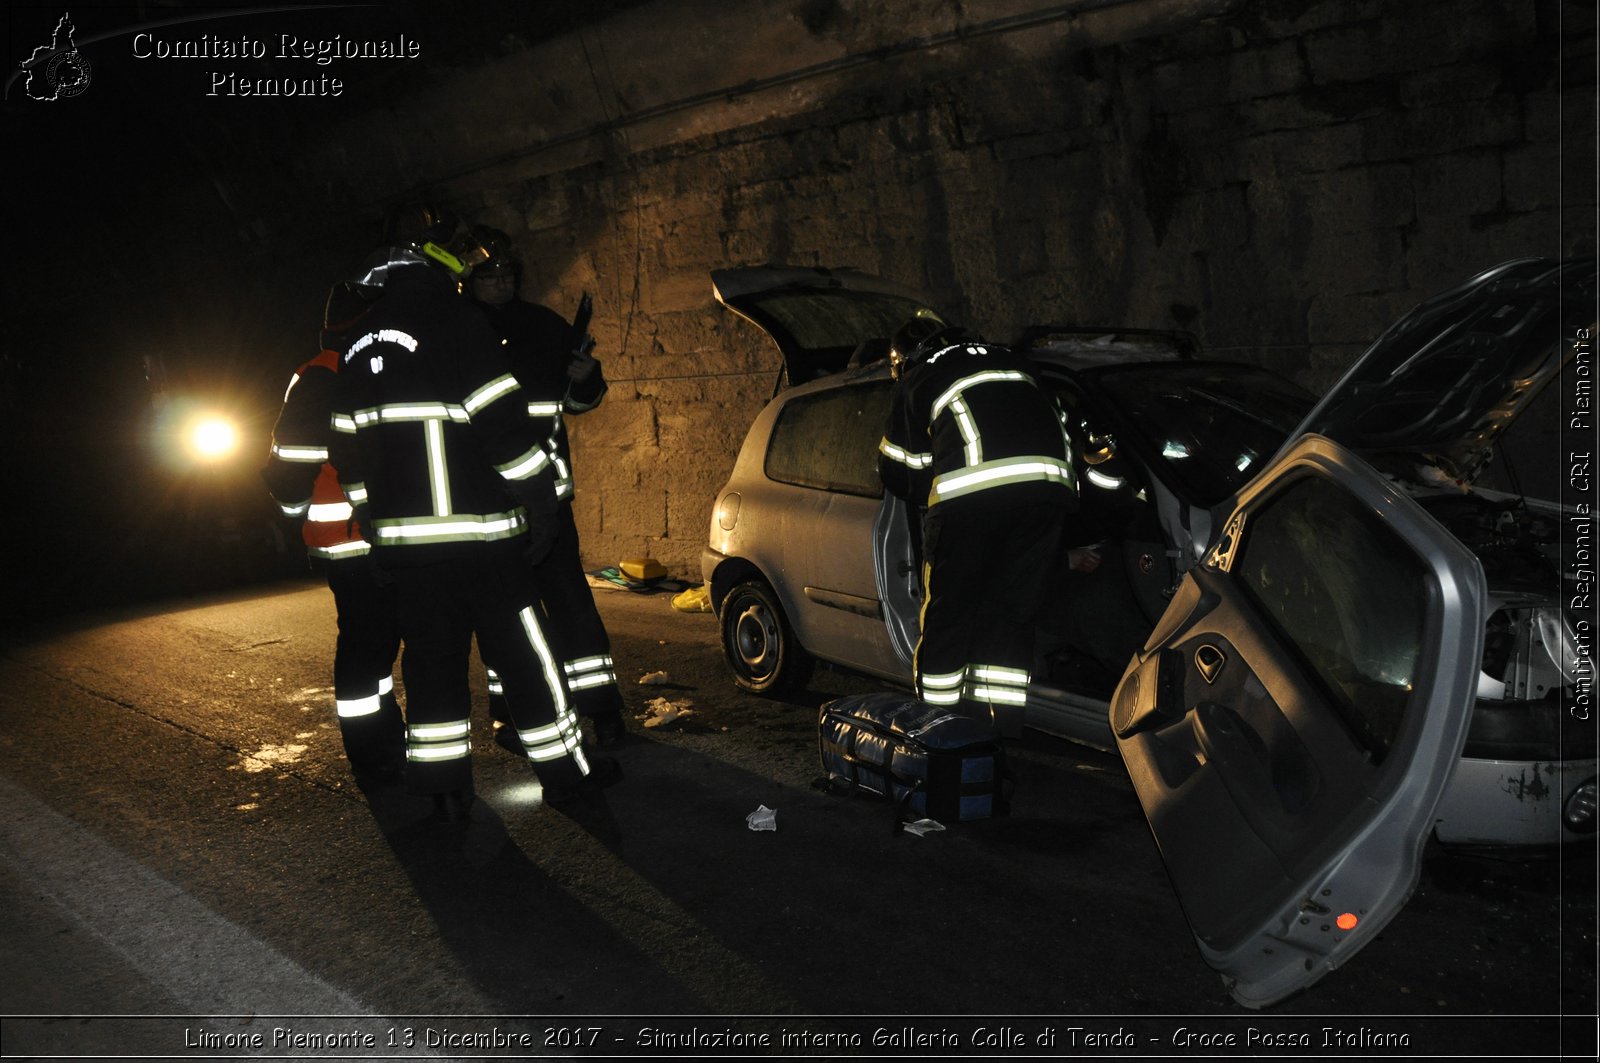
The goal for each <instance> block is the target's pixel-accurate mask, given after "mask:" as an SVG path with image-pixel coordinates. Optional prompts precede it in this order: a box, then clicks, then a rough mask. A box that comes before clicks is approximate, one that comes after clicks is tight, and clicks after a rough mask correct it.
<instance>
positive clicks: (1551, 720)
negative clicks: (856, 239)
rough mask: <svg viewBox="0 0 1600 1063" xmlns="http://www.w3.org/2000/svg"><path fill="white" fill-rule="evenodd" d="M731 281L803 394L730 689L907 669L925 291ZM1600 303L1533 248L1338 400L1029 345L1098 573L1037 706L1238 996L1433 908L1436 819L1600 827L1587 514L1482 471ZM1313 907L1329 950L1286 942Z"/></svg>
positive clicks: (752, 508)
mask: <svg viewBox="0 0 1600 1063" xmlns="http://www.w3.org/2000/svg"><path fill="white" fill-rule="evenodd" d="M712 279H713V283H714V285H715V290H716V294H717V297H718V299H719V300H720V301H722V302H723V303H724V304H725V305H726V306H728V307H729V308H730V309H732V310H733V311H735V312H736V313H738V314H740V315H742V316H743V317H745V318H748V319H749V320H751V321H752V322H754V323H755V324H757V325H759V326H760V327H762V328H763V329H765V330H766V332H767V333H768V334H769V335H771V337H772V338H773V340H774V341H775V342H776V343H777V344H778V346H779V348H780V350H782V352H783V354H784V359H785V367H786V368H785V373H786V375H787V377H788V383H789V386H788V387H787V388H784V389H781V390H780V391H779V392H778V393H777V394H776V395H775V397H774V398H773V400H772V401H771V402H770V403H769V404H768V405H767V406H766V408H765V409H764V410H763V411H762V412H761V413H760V414H759V415H758V416H757V418H756V420H755V422H754V423H753V424H752V425H751V427H750V430H749V433H748V435H747V436H746V439H745V442H744V446H743V448H742V449H741V451H740V454H739V457H738V460H737V462H736V464H735V466H734V469H733V472H732V475H731V476H730V477H729V479H728V482H727V484H726V485H725V486H724V488H723V489H722V491H721V492H720V494H719V496H718V499H717V502H716V505H715V508H714V512H713V515H712V518H711V523H710V536H709V542H708V544H707V547H706V550H705V552H704V555H703V559H702V565H701V573H702V576H703V578H704V580H705V581H706V583H707V585H708V586H709V587H710V591H711V600H712V603H713V606H714V608H715V609H716V611H717V613H718V616H719V620H720V624H721V632H722V644H723V650H724V655H725V657H726V660H727V663H728V666H729V668H730V670H731V671H732V673H733V677H734V680H735V681H736V682H737V683H739V684H740V685H741V686H743V687H745V688H747V689H750V690H754V691H771V690H776V689H779V688H782V687H784V686H787V685H791V684H798V683H802V682H804V680H805V678H806V676H807V675H808V671H809V668H810V667H811V665H812V664H813V663H814V662H815V661H817V660H822V661H827V662H830V663H832V664H835V665H838V666H842V667H845V668H848V669H852V670H854V671H858V672H861V673H865V674H867V675H872V676H876V677H879V678H881V679H884V680H886V681H889V682H891V683H895V684H903V685H909V683H910V677H911V651H912V648H913V647H914V645H915V642H916V637H917V615H918V607H919V604H920V603H919V601H918V595H919V587H918V581H917V578H916V572H917V570H918V565H917V562H916V558H915V542H914V535H913V534H912V531H911V529H912V528H913V527H914V522H912V521H909V520H908V514H907V513H906V512H905V507H904V506H903V505H902V504H901V503H900V502H898V500H896V499H895V498H894V497H893V496H892V495H889V494H887V493H886V492H885V491H884V490H883V488H882V485H881V483H880V482H879V479H878V475H877V464H876V459H877V443H878V441H879V439H880V437H881V435H882V432H883V427H884V423H885V419H886V415H887V408H888V401H889V392H890V389H891V387H892V381H891V380H890V378H889V375H888V371H887V367H886V365H885V364H884V362H883V361H882V360H881V356H882V353H883V352H884V350H885V349H886V347H887V341H886V339H885V337H887V336H889V335H891V334H892V333H893V330H894V329H895V327H896V326H898V325H899V324H900V323H901V322H903V321H904V320H905V319H906V318H908V317H910V316H911V314H912V313H913V312H916V311H918V310H927V309H929V308H927V307H926V306H925V304H924V302H923V300H921V299H920V298H919V297H918V296H917V295H916V294H915V293H912V292H907V291H905V290H903V289H900V288H897V287H896V286H894V285H891V284H887V283H885V282H883V281H881V280H878V279H877V278H873V277H869V276H866V275H864V274H860V273H856V272H853V271H848V270H820V269H799V268H784V267H761V268H751V269H734V270H722V271H717V272H715V273H713V275H712ZM1594 306H1595V264H1594V262H1593V260H1585V261H1583V262H1568V263H1556V262H1550V261H1542V260H1524V261H1518V262H1512V263H1507V264H1505V265H1502V266H1499V267H1496V268H1495V269H1492V270H1489V271H1487V272H1485V273H1483V274H1480V275H1479V276H1477V277H1474V278H1472V279H1471V280H1470V281H1468V282H1467V283H1466V284H1464V285H1462V286H1461V287H1459V288H1457V289H1455V290H1453V291H1450V292H1447V293H1445V294H1443V295H1441V296H1439V297H1437V298H1435V299H1433V300H1430V301H1429V302H1427V303H1424V304H1423V305H1422V306H1419V307H1418V308H1416V309H1415V310H1414V311H1412V312H1411V313H1410V314H1408V315H1406V316H1405V317H1404V318H1403V319H1402V320H1401V321H1399V322H1397V323H1396V324H1395V325H1394V326H1393V327H1391V328H1390V329H1389V330H1388V331H1386V332H1385V333H1384V335H1383V336H1382V337H1380V338H1379V339H1378V340H1377V341H1376V342H1375V343H1374V344H1373V345H1372V347H1371V348H1370V349H1369V351H1368V352H1367V353H1366V354H1365V355H1364V356H1363V357H1362V359H1360V361H1359V362H1358V363H1357V364H1356V365H1355V366H1354V367H1353V368H1352V369H1351V370H1350V371H1349V372H1348V373H1347V374H1346V375H1345V377H1344V378H1343V379H1342V380H1341V381H1340V382H1339V383H1338V384H1337V385H1336V386H1335V387H1334V388H1333V389H1332V390H1331V391H1330V392H1329V393H1328V394H1327V395H1325V396H1322V397H1321V398H1320V399H1319V398H1318V397H1316V396H1313V395H1311V394H1309V393H1308V392H1306V391H1305V390H1303V389H1302V388H1300V387H1298V386H1297V385H1295V384H1293V383H1292V382H1290V381H1288V380H1286V379H1283V378H1282V377H1280V376H1278V375H1276V374H1273V373H1271V372H1269V371H1267V370H1264V369H1261V368H1259V367H1255V366H1250V365H1244V364H1233V363H1224V362H1217V361H1210V360H1206V359H1203V358H1199V357H1196V356H1195V352H1194V350H1193V344H1192V343H1191V342H1190V341H1189V340H1188V339H1187V337H1185V336H1182V335H1176V334H1168V333H1152V332H1139V331H1129V330H1117V329H1091V330H1083V329H1063V328H1048V327H1046V328H1038V329H1032V330H1029V331H1028V332H1027V333H1026V334H1024V335H1023V336H1022V337H1020V338H1019V339H1018V340H1017V341H1016V345H1018V346H1021V347H1024V348H1026V349H1028V350H1029V351H1030V353H1031V354H1032V356H1033V358H1034V361H1035V363H1036V365H1037V369H1038V374H1039V376H1040V379H1041V381H1042V382H1044V383H1045V384H1046V386H1048V387H1049V388H1050V389H1051V390H1052V391H1053V392H1054V393H1055V394H1056V395H1057V397H1058V399H1059V401H1060V403H1061V406H1062V408H1063V410H1064V412H1065V414H1066V415H1067V421H1068V427H1069V431H1070V434H1071V436H1072V441H1073V444H1074V449H1075V454H1074V462H1075V465H1076V471H1077V472H1078V476H1079V484H1080V508H1079V511H1078V512H1077V513H1076V514H1074V515H1072V516H1071V517H1069V538H1070V541H1069V542H1068V543H1067V544H1066V545H1067V547H1069V548H1070V549H1071V550H1076V551H1083V552H1084V554H1083V555H1080V558H1079V559H1080V560H1082V559H1083V558H1084V557H1089V558H1091V559H1092V560H1091V563H1090V564H1088V565H1083V564H1079V565H1071V564H1067V563H1065V561H1066V560H1067V559H1066V558H1065V557H1064V558H1063V562H1064V563H1062V564H1059V565H1058V566H1056V569H1055V570H1054V571H1051V572H1041V573H1039V579H1041V580H1046V581H1049V583H1050V588H1051V595H1050V600H1051V602H1052V603H1053V604H1052V606H1051V607H1050V608H1049V609H1047V610H1046V614H1045V615H1043V616H1041V617H1039V618H1038V640H1037V650H1038V653H1037V660H1036V667H1035V671H1034V677H1035V678H1034V682H1033V685H1032V686H1031V687H1030V690H1029V700H1028V705H1027V708H1026V721H1027V723H1028V725H1029V726H1031V727H1034V728H1036V729H1039V730H1042V731H1045V732H1048V733H1052V734H1056V735H1059V736H1062V737H1065V738H1068V739H1072V740H1074V741H1077V742H1081V743H1084V744H1086V745H1089V746H1093V747H1096V748H1100V749H1116V750H1118V751H1119V752H1120V753H1121V754H1122V756H1123V758H1124V760H1125V762H1126V763H1127V765H1128V768H1129V772H1130V775H1131V777H1132V779H1133V782H1134V785H1135V788H1136V790H1138V792H1139V795H1140V799H1141V801H1142V802H1143V804H1144V806H1145V811H1146V813H1147V814H1148V815H1149V817H1150V820H1151V825H1152V829H1153V830H1154V832H1155V833H1156V836H1157V840H1158V842H1159V844H1160V845H1161V848H1162V852H1163V856H1164V858H1165V859H1166V861H1167V863H1168V867H1169V869H1170V870H1172V871H1173V877H1174V882H1175V883H1176V884H1177V886H1178V889H1179V892H1180V895H1182V897H1183V899H1184V905H1185V910H1186V913H1187V914H1188V915H1189V916H1190V919H1191V922H1192V923H1193V924H1194V926H1195V930H1196V934H1197V936H1198V937H1199V938H1200V942H1201V948H1202V951H1203V952H1204V953H1205V954H1206V956H1207V958H1208V960H1211V961H1212V962H1213V964H1214V965H1216V966H1218V967H1219V969H1221V970H1223V971H1224V973H1225V977H1227V978H1228V979H1229V980H1230V985H1233V986H1234V992H1235V995H1236V996H1238V997H1239V999H1240V1000H1241V1001H1243V1002H1245V1003H1251V1004H1260V1003H1264V1002H1270V999H1277V998H1278V997H1281V996H1282V995H1283V994H1284V993H1285V992H1288V991H1291V990H1289V989H1285V988H1284V986H1285V985H1286V984H1287V983H1286V982H1285V981H1283V979H1286V978H1290V975H1288V974H1286V973H1285V971H1284V970H1281V969H1279V966H1277V965H1274V964H1266V965H1265V968H1270V970H1266V969H1265V968H1264V967H1262V966H1261V964H1263V963H1264V962H1265V961H1261V960H1260V956H1261V951H1262V950H1263V949H1265V950H1266V952H1267V953H1270V954H1273V955H1276V956H1278V958H1279V959H1280V960H1282V959H1284V958H1286V957H1293V958H1294V964H1293V965H1298V966H1299V967H1300V969H1301V970H1302V971H1304V972H1313V971H1320V970H1325V969H1327V968H1328V967H1331V966H1332V965H1333V963H1335V962H1338V958H1339V957H1341V956H1348V954H1349V953H1350V952H1353V951H1354V948H1358V947H1359V944H1355V943H1356V942H1359V941H1364V940H1366V939H1367V936H1368V935H1370V934H1371V933H1372V932H1374V931H1375V930H1376V928H1377V926H1380V925H1381V924H1382V922H1384V921H1386V919H1387V918H1388V915H1392V912H1393V910H1397V909H1398V907H1399V904H1400V903H1403V900H1404V897H1405V896H1406V895H1408V894H1409V891H1410V888H1411V886H1413V885H1414V884H1415V880H1416V867H1417V858H1418V854H1419V853H1420V850H1421V847H1422V844H1423V843H1424V841H1425V840H1426V839H1427V838H1428V837H1429V836H1430V834H1431V835H1432V836H1436V837H1437V838H1438V839H1440V840H1441V841H1443V842H1447V843H1460V844H1474V845H1496V846H1498V845H1512V846H1522V845H1548V844H1555V843H1561V842H1568V841H1576V840H1581V839H1584V838H1588V837H1591V836H1592V835H1593V834H1594V832H1595V829H1596V826H1597V817H1596V807H1595V806H1596V777H1595V776H1596V742H1595V729H1594V727H1593V726H1592V725H1589V726H1581V725H1578V723H1577V722H1576V721H1568V720H1566V719H1565V718H1564V713H1563V698H1564V697H1567V696H1569V695H1570V694H1571V693H1572V691H1573V689H1574V684H1575V683H1576V682H1577V681H1578V680H1579V678H1580V675H1581V674H1582V671H1583V669H1584V667H1585V662H1586V661H1587V660H1588V658H1587V657H1586V656H1585V652H1584V649H1583V647H1582V646H1581V645H1580V643H1579V640H1578V638H1577V637H1576V635H1575V625H1577V630H1579V631H1581V630H1583V629H1582V626H1581V625H1582V624H1584V623H1587V622H1588V621H1587V620H1585V619H1583V618H1580V617H1578V616H1577V615H1576V614H1574V613H1573V612H1572V611H1571V610H1570V608H1569V607H1570V606H1571V604H1572V603H1571V602H1570V601H1564V600H1563V598H1564V594H1563V587H1562V559H1561V557H1560V538H1559V527H1560V525H1561V522H1562V519H1563V516H1564V515H1563V513H1562V512H1561V510H1560V509H1559V507H1558V506H1556V505H1555V504H1553V503H1550V502H1544V501H1540V500H1537V499H1532V498H1526V497H1522V496H1520V495H1516V494H1509V493H1505V492H1495V491H1490V490H1487V489H1484V488H1477V489H1473V488H1471V487H1470V485H1471V484H1472V482H1473V481H1474V480H1475V479H1476V478H1477V477H1478V474H1479V473H1481V472H1482V471H1483V470H1484V469H1485V467H1486V466H1487V465H1488V461H1489V457H1490V453H1491V450H1492V448H1493V447H1494V445H1495V443H1496V440H1497V439H1498V438H1499V437H1500V435H1501V433H1502V432H1503V430H1504V429H1505V427H1506V426H1507V425H1508V424H1509V423H1510V421H1511V420H1512V419H1513V417H1514V416H1515V415H1516V413H1518V412H1520V411H1521V410H1522V409H1524V408H1525V407H1526V406H1527V404H1528V403H1529V402H1531V401H1532V399H1533V398H1534V397H1535V396H1536V395H1537V393H1538V392H1539V391H1540V390H1541V389H1542V388H1543V386H1544V385H1545V384H1547V383H1548V382H1549V381H1550V380H1551V379H1552V378H1553V377H1555V376H1556V375H1557V373H1558V372H1559V371H1560V367H1561V366H1562V365H1563V364H1564V363H1565V362H1566V361H1567V359H1569V358H1570V357H1571V356H1572V354H1573V342H1574V340H1575V338H1576V337H1578V336H1581V335H1584V334H1585V333H1584V332H1583V331H1582V330H1583V329H1588V330H1589V331H1588V333H1587V334H1588V335H1593V330H1594V328H1595V321H1594ZM1085 569H1089V571H1085ZM1591 612H1592V611H1591ZM1358 809H1359V810H1361V811H1359V812H1358V811H1357V810H1358ZM1219 832H1221V835H1222V837H1223V838H1224V839H1225V840H1224V842H1223V844H1224V845H1225V846H1226V847H1227V851H1229V852H1230V853H1231V854H1232V855H1233V858H1230V859H1229V860H1226V861H1218V860H1216V859H1215V853H1216V852H1217V851H1218V850H1217V848H1216V846H1217V844H1218V841H1217V840H1218V836H1219ZM1357 867H1362V868H1364V870H1363V871H1361V872H1360V873H1359V875H1356V877H1358V878H1360V877H1361V876H1365V877H1364V878H1362V884H1361V885H1360V886H1358V887H1355V888H1354V892H1357V893H1361V894H1362V896H1363V898H1364V900H1363V904H1364V905H1365V907H1362V905H1358V904H1354V903H1353V902H1347V906H1348V908H1349V910H1348V911H1341V912H1337V913H1333V914H1330V915H1328V916H1327V918H1329V919H1332V918H1333V917H1334V915H1338V916H1340V917H1341V919H1342V918H1343V917H1344V916H1348V920H1345V921H1348V922H1349V924H1350V927H1351V929H1350V930H1349V932H1345V933H1341V931H1339V930H1338V929H1337V928H1338V926H1340V925H1341V921H1340V920H1335V922H1333V923H1329V924H1327V925H1324V920H1323V917H1322V916H1321V915H1318V916H1316V917H1315V918H1312V917H1308V916H1306V915H1305V913H1304V912H1303V911H1301V910H1300V909H1298V908H1296V907H1295V905H1296V904H1297V903H1299V902H1300V901H1303V900H1304V898H1307V897H1312V896H1316V895H1318V894H1317V893H1315V892H1314V891H1312V888H1313V886H1314V887H1315V888H1316V889H1317V890H1322V889H1329V890H1332V889H1334V888H1335V886H1336V885H1337V887H1338V888H1340V889H1343V890H1346V891H1347V892H1348V891H1351V890H1352V886H1351V884H1350V882H1349V881H1348V880H1349V877H1350V876H1351V875H1352V874H1355V872H1354V871H1353V870H1352V869H1354V868H1357ZM1379 867H1381V868H1382V869H1383V870H1382V871H1379V870H1377V868H1379ZM1340 876H1344V878H1343V879H1341V878H1340ZM1258 877H1259V878H1260V879H1263V880H1270V881H1272V882H1276V883H1277V884H1278V886H1279V887H1282V886H1283V883H1284V882H1285V881H1289V882H1292V886H1290V887H1286V888H1273V887H1269V886H1264V885H1259V884H1258V883H1257V881H1256V880H1257V878H1258ZM1336 879H1339V881H1338V882H1337V883H1336V882H1335V880H1336ZM1380 881H1381V882H1383V883H1386V885H1383V886H1382V887H1380V886H1379V885H1378V883H1379V882H1380ZM1257 895H1260V896H1261V897H1263V898H1265V899H1262V900H1260V902H1259V903H1257V904H1247V903H1244V902H1243V900H1242V898H1245V897H1251V896H1257ZM1332 895H1333V894H1331V893H1330V894H1325V895H1324V896H1332ZM1306 903H1310V902H1306ZM1385 912H1387V913H1388V914H1383V913H1385ZM1307 923H1315V925H1316V926H1318V927H1320V928H1322V929H1321V930H1319V931H1318V932H1317V933H1316V934H1312V935H1311V937H1312V938H1316V939H1317V940H1315V941H1308V940H1300V939H1299V937H1300V936H1299V935H1298V934H1297V932H1296V931H1295V930H1294V929H1293V928H1295V927H1298V926H1300V925H1302V924H1307ZM1328 926H1333V927H1335V929H1333V930H1328V929H1327V927H1328ZM1273 927H1276V928H1277V929H1276V930H1273V929H1272V928H1273ZM1263 935H1265V937H1263ZM1266 938H1270V939H1271V940H1272V942H1274V944H1270V945H1267V944H1263V942H1264V940H1265V939H1266ZM1335 939H1337V940H1335ZM1352 945H1353V946H1354V947H1352ZM1302 960H1304V963H1301V961H1302Z"/></svg>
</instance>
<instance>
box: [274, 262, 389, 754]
mask: <svg viewBox="0 0 1600 1063" xmlns="http://www.w3.org/2000/svg"><path fill="white" fill-rule="evenodd" d="M376 296H377V293H376V292H365V291H363V290H361V289H359V288H357V287H356V286H355V285H352V284H348V283H344V282H341V283H339V284H335V285H334V286H333V290H332V291H330V292H329V293H328V302H327V307H326V310H325V311H324V313H323V323H322V352H321V353H320V354H318V355H317V356H316V357H315V358H313V359H311V360H310V361H308V362H306V363H305V364H304V365H302V366H301V367H300V368H299V369H297V370H295V373H294V376H293V377H292V378H291V379H290V381H289V388H288V390H287V391H285V392H284V396H283V408H282V409H281V410H280V411H279V413H278V421H277V424H275V425H274V426H273V429H272V450H271V452H270V454H269V455H268V458H267V464H266V467H265V468H263V469H262V470H261V476H262V479H263V480H265V481H266V484H267V490H268V491H269V492H271V494H272V497H273V500H274V501H276V502H277V503H278V508H279V509H280V510H282V512H283V514H284V515H285V516H287V517H295V518H299V519H301V520H302V521H304V523H303V524H302V525H301V537H302V538H303V539H304V540H305V544H306V554H307V557H308V558H309V560H310V562H311V566H312V568H314V569H318V570H320V571H321V572H322V573H323V575H324V576H326V578H327V581H328V589H329V590H330V591H332V592H333V604H334V610H335V612H336V614H337V617H338V628H339V633H338V636H337V638H336V639H335V641H334V651H333V699H334V708H335V711H336V713H337V715H338V720H339V736H340V738H341V739H343V741H344V751H345V756H346V758H347V759H348V760H349V761H350V770H351V771H352V772H353V773H354V774H355V776H356V780H357V782H358V783H360V784H362V785H372V784H380V783H383V782H390V781H394V780H395V779H397V778H398V777H399V773H400V768H401V764H402V763H403V761H404V757H405V720H404V719H403V718H402V717H401V713H400V706H399V704H398V702H397V701H396V699H395V693H394V662H395V658H396V657H397V656H398V655H399V653H400V635H399V631H398V629H397V628H396V626H395V613H394V591H393V588H392V587H391V586H387V585H384V584H382V583H380V582H379V580H378V579H377V578H376V576H377V574H376V573H375V572H374V571H373V569H372V566H371V565H370V564H369V552H368V551H369V547H368V544H367V542H366V540H365V539H363V538H362V537H361V535H360V532H359V531H357V530H356V528H355V525H354V523H353V521H352V520H351V517H352V512H351V508H350V503H349V502H348V501H346V500H345V497H344V492H343V491H342V490H341V489H340V487H339V476H338V473H337V472H336V471H335V470H334V467H333V466H332V465H331V464H329V462H328V444H329V442H330V440H331V438H332V435H333V428H332V426H331V424H330V417H331V416H332V413H333V406H334V389H335V387H336V380H335V378H334V374H335V373H336V372H337V371H338V368H339V358H340V355H341V353H342V352H343V351H344V349H345V348H346V347H347V346H348V345H349V342H350V340H352V339H353V338H354V336H352V335H351V331H350V330H351V329H352V328H355V327H356V326H357V323H358V322H359V321H360V319H361V316H362V315H363V314H364V313H365V312H366V309H367V307H368V306H369V305H370V303H371V300H372V299H373V298H376Z"/></svg>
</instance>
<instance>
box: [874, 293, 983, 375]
mask: <svg viewBox="0 0 1600 1063" xmlns="http://www.w3.org/2000/svg"><path fill="white" fill-rule="evenodd" d="M966 335H967V330H966V329H964V328H962V327H961V326H960V325H947V324H945V322H944V321H942V320H940V318H939V317H938V315H936V314H934V313H933V311H931V310H919V311H917V312H916V314H914V315H913V316H912V317H910V318H909V319H907V321H906V322H905V324H903V325H901V326H900V327H899V328H897V329H895V332H894V338H893V339H891V340H890V341H889V375H890V376H892V377H894V378H895V379H896V380H899V379H900V377H901V376H902V375H903V374H904V373H905V372H906V370H908V369H909V368H911V366H913V365H915V364H916V363H917V362H919V361H921V360H922V359H924V358H926V357H927V356H928V355H930V354H932V353H933V352H934V351H936V350H938V349H939V348H940V346H942V345H944V344H948V343H954V342H956V341H957V340H958V339H960V338H962V337H964V336H966Z"/></svg>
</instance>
